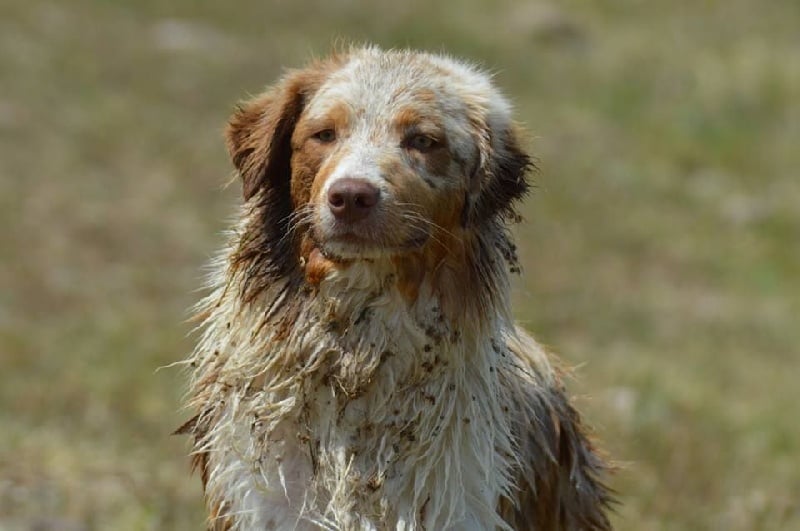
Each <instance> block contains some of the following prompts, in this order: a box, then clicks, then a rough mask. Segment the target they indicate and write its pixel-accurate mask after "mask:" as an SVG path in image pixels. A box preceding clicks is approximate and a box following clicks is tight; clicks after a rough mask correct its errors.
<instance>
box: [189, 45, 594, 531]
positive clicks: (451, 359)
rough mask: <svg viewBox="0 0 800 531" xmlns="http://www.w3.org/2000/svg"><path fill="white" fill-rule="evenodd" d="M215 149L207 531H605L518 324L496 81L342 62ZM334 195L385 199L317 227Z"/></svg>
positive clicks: (545, 361) (474, 73) (508, 157)
mask: <svg viewBox="0 0 800 531" xmlns="http://www.w3.org/2000/svg"><path fill="white" fill-rule="evenodd" d="M320 131H322V132H320ZM227 142H228V149H229V151H230V154H231V158H232V160H233V163H234V165H235V166H236V168H237V170H238V172H239V174H240V175H241V178H242V181H243V189H244V198H245V203H244V205H243V207H242V211H241V217H240V222H239V223H238V224H237V226H236V227H235V228H234V230H233V232H232V234H231V236H230V242H229V245H228V247H227V248H226V249H225V250H224V251H223V253H222V254H221V255H220V257H219V259H218V260H217V261H216V262H215V264H214V273H213V275H212V278H211V288H212V292H211V294H210V295H209V296H208V297H207V298H206V299H205V300H204V301H203V303H202V305H201V316H202V318H203V328H204V332H203V336H202V339H201V340H200V342H199V344H198V346H197V349H196V350H195V352H194V354H193V356H192V357H191V358H190V359H189V360H188V362H187V363H189V364H190V366H191V368H192V381H191V390H190V400H189V406H190V407H191V408H192V409H194V410H195V411H196V412H197V415H196V416H195V417H194V418H193V419H192V420H191V421H189V422H188V423H187V424H186V425H185V426H184V427H183V428H181V430H180V431H181V432H182V433H190V434H192V435H193V436H194V441H195V444H194V453H193V455H194V462H195V464H196V465H197V466H198V467H199V469H200V471H201V473H202V479H203V483H204V486H205V492H206V498H207V503H208V507H209V511H210V518H209V526H210V528H213V529H342V530H360V529H375V530H378V529H381V530H384V529H385V530H388V529H394V530H405V531H411V530H422V529H427V530H442V529H463V530H481V529H518V530H522V529H526V530H527V529H608V528H609V527H610V525H609V522H608V519H607V517H606V515H605V507H606V505H607V504H608V503H609V500H610V497H609V491H608V489H607V488H606V487H605V486H604V485H603V483H602V482H601V476H602V475H603V474H604V472H605V470H606V465H605V464H604V463H603V461H602V460H601V459H600V457H598V455H597V454H596V453H595V451H594V450H593V448H592V445H591V443H590V442H589V440H588V438H587V436H586V434H585V430H584V428H583V427H582V425H581V422H580V418H579V416H578V414H577V413H576V411H575V410H574V409H573V408H572V406H571V405H570V403H569V401H568V399H567V397H566V395H565V391H564V387H563V385H562V383H561V378H560V374H559V371H558V370H557V369H556V368H554V366H553V365H552V363H551V361H550V360H549V357H548V355H547V354H546V353H545V352H544V351H543V349H542V348H541V347H540V346H539V345H538V344H537V343H536V342H535V341H534V340H533V339H531V338H530V337H529V336H528V335H527V334H526V333H525V332H523V331H522V330H521V329H519V328H518V327H516V326H515V325H514V323H513V320H512V317H511V311H510V304H509V283H508V275H509V272H514V271H517V270H518V267H517V263H516V253H515V247H514V245H513V243H512V241H511V238H510V235H509V233H508V230H507V223H509V222H511V221H513V220H514V219H515V218H516V214H515V211H514V207H513V204H514V202H515V201H516V200H517V199H519V198H520V197H521V196H522V195H524V194H525V192H526V191H527V189H528V184H527V182H526V179H525V174H526V172H527V171H528V170H529V168H530V166H531V163H530V159H529V157H528V156H527V155H526V154H525V153H524V152H523V150H522V149H521V147H520V145H519V141H518V132H517V128H516V127H515V126H514V125H513V123H512V121H511V116H510V106H509V105H508V103H507V102H506V100H505V99H504V98H503V96H502V95H501V94H500V93H499V92H498V91H497V90H496V89H495V88H494V87H493V85H492V84H491V81H490V79H489V77H488V76H486V75H485V74H484V73H482V72H480V71H479V70H477V69H476V68H474V67H472V66H470V65H467V64H464V63H461V62H458V61H455V60H453V59H450V58H447V57H442V56H437V55H431V54H425V53H416V52H410V51H388V52H384V51H380V50H378V49H375V48H362V49H354V50H351V51H349V52H347V53H343V54H340V55H337V56H334V57H332V58H330V59H327V60H325V61H318V62H316V63H313V64H311V65H309V66H308V67H307V68H305V69H302V70H297V71H291V72H289V73H287V74H286V75H285V76H284V78H283V79H282V80H281V81H279V82H278V83H277V84H276V85H275V86H273V87H272V88H270V89H268V90H267V91H266V92H265V93H264V94H263V95H261V96H258V97H256V98H255V99H253V100H251V101H249V102H247V103H245V104H243V105H242V106H241V107H240V108H239V109H238V110H237V111H236V113H235V114H234V116H233V117H232V118H231V121H230V124H229V127H228V130H227ZM344 177H351V178H352V177H357V178H359V179H364V180H367V181H369V182H370V183H372V184H373V185H374V186H376V187H377V188H378V189H379V190H380V193H381V203H380V204H379V205H378V207H376V209H375V211H374V212H372V213H371V214H370V217H369V218H368V219H367V220H366V221H364V222H360V223H361V224H360V225H358V227H357V230H355V229H352V227H344V228H343V227H342V226H341V224H340V223H339V222H337V221H336V220H335V219H333V218H332V217H331V215H330V212H329V211H328V210H327V206H326V200H325V196H326V190H328V189H329V187H330V186H332V184H331V183H333V182H336V180H337V179H341V178H344Z"/></svg>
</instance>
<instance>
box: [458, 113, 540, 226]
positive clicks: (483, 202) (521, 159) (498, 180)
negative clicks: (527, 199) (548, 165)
mask: <svg viewBox="0 0 800 531" xmlns="http://www.w3.org/2000/svg"><path fill="white" fill-rule="evenodd" d="M493 134H498V135H499V138H498V140H499V142H498V144H499V146H500V147H499V148H497V149H495V150H493V151H492V152H491V153H489V154H488V157H487V158H488V160H487V161H486V162H485V163H484V165H483V167H482V168H478V170H477V171H482V172H485V175H484V176H482V177H483V179H485V181H484V182H483V183H482V185H481V187H480V188H481V189H480V192H478V196H477V197H476V198H474V199H473V200H472V201H471V203H472V204H469V205H467V206H465V208H469V209H470V212H468V213H465V214H464V216H463V219H464V220H469V221H472V222H476V223H481V222H483V221H486V220H490V219H492V218H494V217H495V216H496V215H498V214H499V215H502V216H505V217H514V216H516V211H515V210H514V203H515V202H516V201H518V200H519V199H521V198H522V197H524V196H525V194H527V193H528V190H529V189H530V184H529V183H528V180H527V178H526V176H527V174H528V172H529V171H530V170H532V169H534V168H535V166H534V163H533V160H532V159H531V157H530V156H529V155H528V154H527V153H525V152H524V151H523V150H522V148H521V147H520V145H519V141H518V140H517V134H516V133H515V132H514V131H513V129H507V130H505V131H500V132H499V133H493Z"/></svg>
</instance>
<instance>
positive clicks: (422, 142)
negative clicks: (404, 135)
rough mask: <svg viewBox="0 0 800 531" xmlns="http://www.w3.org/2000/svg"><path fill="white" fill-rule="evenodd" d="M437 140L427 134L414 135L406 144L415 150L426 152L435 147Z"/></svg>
mask: <svg viewBox="0 0 800 531" xmlns="http://www.w3.org/2000/svg"><path fill="white" fill-rule="evenodd" d="M438 144H439V142H437V141H436V139H434V138H431V137H429V136H428V135H414V136H412V137H411V138H409V139H408V141H407V142H406V145H407V146H408V147H409V148H411V149H415V150H417V151H421V152H423V153H424V152H426V151H430V150H431V149H433V148H435V147H436V146H437V145H438Z"/></svg>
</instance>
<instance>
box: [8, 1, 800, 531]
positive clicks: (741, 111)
mask: <svg viewBox="0 0 800 531" xmlns="http://www.w3.org/2000/svg"><path fill="white" fill-rule="evenodd" d="M798 28H800V3H798V2H796V1H793V0H786V1H778V0H775V1H771V2H757V1H755V0H728V1H726V2H722V1H719V2H714V1H700V2H698V1H692V0H673V1H666V0H663V1H652V2H642V1H639V0H627V1H623V0H619V1H614V2H602V3H601V2H592V1H588V0H566V1H564V2H559V3H555V2H553V3H545V2H512V1H489V0H468V1H464V2H459V3H457V4H456V3H451V2H430V1H421V0H407V1H405V2H390V1H388V0H387V1H379V2H367V1H366V0H364V1H356V0H339V1H332V0H327V1H322V0H319V1H316V0H293V1H292V2H285V3H284V2H277V1H273V2H265V1H263V0H261V1H255V0H244V1H239V2H236V3H229V2H213V1H211V0H201V1H191V2H190V1H189V0H175V1H172V2H161V1H157V0H141V1H137V2H123V1H121V0H104V1H100V0H94V1H90V0H72V1H71V2H69V3H66V2H56V1H51V0H6V1H4V2H3V4H2V6H0V227H2V228H1V229H0V529H2V530H18V529H19V530H28V529H30V530H38V531H44V530H50V529H65V530H84V529H87V530H88V529H153V530H161V529H164V530H172V529H175V530H184V529H186V530H188V529H198V528H200V527H201V525H202V523H203V518H204V515H203V510H202V502H201V493H200V485H199V483H200V482H199V480H198V479H197V478H196V477H193V478H190V477H189V474H188V465H187V459H186V458H185V453H186V452H187V449H188V448H187V444H186V441H184V440H182V439H181V438H178V437H170V436H169V433H170V432H171V430H172V429H174V428H175V427H176V426H178V425H179V423H180V422H181V420H182V419H184V418H186V415H185V414H184V413H182V412H180V411H179V404H180V397H181V394H182V392H183V389H184V379H183V377H182V375H181V374H180V371H179V370H176V369H170V370H161V371H156V369H157V368H158V367H160V366H163V365H166V364H168V363H170V362H172V361H175V360H178V359H181V358H182V357H183V356H184V355H186V354H187V353H188V352H189V350H190V349H191V347H192V343H193V338H192V337H187V334H188V332H189V328H190V327H189V325H187V324H185V323H184V322H183V321H184V319H185V318H186V317H187V316H188V311H187V308H188V307H189V306H190V305H191V304H192V303H193V302H194V301H195V300H196V299H197V298H198V296H199V295H198V294H197V293H196V292H195V290H196V288H198V287H199V286H200V284H201V283H200V277H201V268H202V266H203V264H204V263H205V262H206V261H207V259H208V258H209V257H210V256H211V254H212V253H213V251H214V250H215V249H216V248H217V247H218V245H219V244H220V243H221V241H222V237H221V236H220V231H221V230H222V229H223V227H225V224H226V222H225V220H226V219H227V218H228V217H229V216H230V215H231V214H232V212H233V211H234V207H233V205H235V203H236V202H237V201H238V198H239V191H238V187H237V186H231V187H229V188H227V189H223V185H224V183H226V182H227V181H228V180H229V177H230V165H229V163H228V161H227V159H226V155H225V152H224V149H223V145H222V141H221V129H222V126H223V124H224V122H225V119H226V117H227V115H228V114H229V112H230V111H231V109H232V106H233V104H234V102H235V101H236V100H237V99H239V98H241V97H244V96H245V95H246V94H248V93H255V92H257V91H259V90H260V88H261V87H262V86H263V85H265V84H267V83H268V82H271V81H272V80H274V79H275V77H276V76H278V75H279V73H280V71H281V67H282V66H296V65H299V64H301V63H302V62H303V61H305V60H306V59H307V58H308V57H309V56H310V55H311V54H312V53H315V54H324V53H326V51H327V50H329V49H330V47H331V44H333V43H334V42H336V39H337V38H342V39H344V40H355V41H370V42H375V43H378V44H380V45H383V46H412V47H417V48H424V49H429V50H434V51H442V50H446V51H448V52H450V53H453V54H455V55H458V56H464V57H468V58H471V59H473V60H476V61H478V62H481V63H482V64H484V65H486V66H487V67H488V68H490V69H491V70H492V71H494V72H496V73H497V81H498V83H499V84H500V85H501V86H502V87H504V89H505V91H506V92H507V93H508V94H509V96H511V98H512V99H513V100H514V101H515V102H516V105H517V109H518V116H519V118H520V120H521V121H522V122H524V123H525V124H526V126H527V128H528V129H529V130H530V131H531V133H532V135H531V136H532V138H533V141H532V145H531V149H532V151H533V152H534V153H536V154H537V155H538V156H539V158H540V161H541V163H540V165H541V168H542V172H541V174H540V175H539V176H538V177H537V182H538V187H537V189H536V192H535V193H534V194H533V196H532V197H531V198H530V199H529V200H528V201H527V202H526V205H525V207H524V211H525V216H526V218H527V222H526V223H525V224H524V225H522V226H520V227H519V229H518V231H517V232H518V236H519V243H520V247H521V252H522V258H523V264H524V276H523V277H522V278H521V279H520V280H519V281H518V282H517V288H518V289H517V290H516V292H515V299H516V300H515V303H516V312H517V316H518V318H519V319H520V321H521V322H523V323H524V324H525V326H526V327H528V328H529V329H530V330H531V331H532V332H534V334H536V335H537V337H539V338H540V339H541V340H542V341H544V342H545V343H547V344H549V345H552V346H553V348H554V350H555V351H557V352H558V353H559V354H560V355H561V356H563V357H564V358H565V359H566V360H568V361H569V362H570V363H572V364H575V365H579V366H580V369H579V370H578V377H577V378H576V379H575V381H573V382H571V383H570V386H571V390H572V392H573V393H574V394H576V395H577V396H578V397H579V398H578V401H579V404H580V407H581V408H582V409H583V410H584V412H585V415H586V416H587V417H588V418H589V419H591V422H592V423H593V424H594V425H595V427H596V431H597V432H598V435H599V436H600V437H601V439H602V440H603V441H604V445H605V447H606V448H607V449H608V451H609V452H610V453H611V454H612V455H613V456H614V457H615V458H616V459H617V460H619V461H622V462H623V463H624V464H625V466H624V468H623V469H622V470H621V471H620V472H619V473H618V474H617V475H616V477H614V479H613V485H614V487H615V488H616V489H618V490H619V492H620V498H621V501H622V505H621V506H620V507H619V510H618V513H617V515H616V516H615V517H614V521H615V523H616V525H617V526H618V527H619V528H620V529H630V530H638V529H689V530H694V529H725V530H750V529H753V530H761V529H775V530H778V529H780V530H786V529H788V530H791V529H800V414H799V413H798V403H800V391H799V390H798V376H800V372H799V371H800V349H799V348H798V345H799V344H800V320H799V319H798V316H800V245H798V244H800V176H799V175H798V168H800V31H798Z"/></svg>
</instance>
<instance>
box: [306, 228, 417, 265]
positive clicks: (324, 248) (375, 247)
mask: <svg viewBox="0 0 800 531" xmlns="http://www.w3.org/2000/svg"><path fill="white" fill-rule="evenodd" d="M428 238H429V234H427V233H425V234H415V235H413V236H411V237H407V238H404V239H401V240H399V241H393V240H392V239H391V238H367V237H363V236H357V235H355V234H352V233H348V234H341V235H331V236H328V237H325V238H319V239H317V248H318V249H319V250H320V251H321V252H322V254H323V255H324V256H325V258H327V259H328V260H331V261H333V262H352V261H354V260H379V259H382V258H393V257H396V256H402V255H406V254H411V253H414V252H416V251H418V250H420V249H421V248H422V247H424V246H425V244H426V243H427V242H428Z"/></svg>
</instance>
